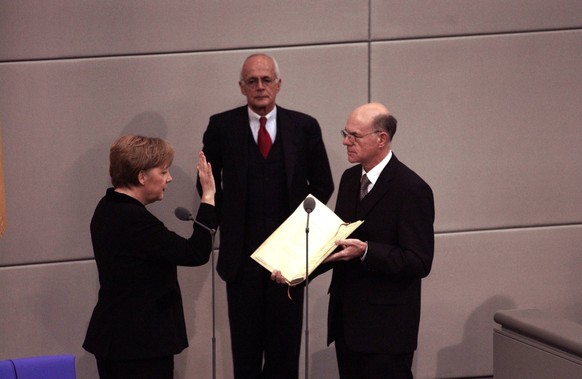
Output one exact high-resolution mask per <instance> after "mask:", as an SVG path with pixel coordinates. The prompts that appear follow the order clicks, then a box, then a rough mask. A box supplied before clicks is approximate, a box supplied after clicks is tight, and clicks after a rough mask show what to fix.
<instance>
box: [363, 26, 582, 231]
mask: <svg viewBox="0 0 582 379" xmlns="http://www.w3.org/2000/svg"><path fill="white" fill-rule="evenodd" d="M581 52H582V33H581V32H579V31H571V32H553V33H539V34H537V33H534V34H527V35H506V36H488V37H469V38H447V39H427V40H418V41H397V42H384V43H375V44H373V46H372V63H371V64H372V81H371V91H372V99H374V100H376V101H380V102H385V103H386V104H388V106H389V107H390V108H391V110H392V111H393V113H394V114H395V115H396V117H397V118H399V120H400V121H401V122H400V130H399V131H398V132H397V134H396V136H395V139H394V145H393V147H394V151H395V153H396V154H397V155H398V156H399V157H400V158H402V160H403V161H404V162H409V163H410V164H411V167H412V168H413V169H416V170H417V171H418V172H419V173H420V174H421V175H423V176H424V177H425V178H426V179H428V182H429V183H431V184H432V185H433V188H434V189H435V198H436V205H437V229H438V230H440V231H448V230H467V229H480V228H486V229H488V228H498V227H513V226H523V225H547V224H561V223H565V224H567V223H579V222H580V221H582V203H581V202H580V201H579V200H580V199H581V198H582V170H580V162H582V150H581V149H580V148H579V146H580V144H581V143H582V129H581V128H580V125H581V123H582V107H580V88H582V76H580V67H582V53H581ZM532 62H535V63H532Z"/></svg>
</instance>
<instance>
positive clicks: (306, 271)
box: [305, 212, 311, 379]
mask: <svg viewBox="0 0 582 379" xmlns="http://www.w3.org/2000/svg"><path fill="white" fill-rule="evenodd" d="M309 213H311V212H307V224H306V226H305V379H308V378H309Z"/></svg>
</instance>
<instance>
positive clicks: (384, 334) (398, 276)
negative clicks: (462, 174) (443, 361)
mask: <svg viewBox="0 0 582 379" xmlns="http://www.w3.org/2000/svg"><path fill="white" fill-rule="evenodd" d="M361 170H362V167H361V165H357V166H354V167H352V168H350V169H348V170H346V171H345V172H344V174H343V176H342V179H341V182H340V186H339V190H338V197H337V204H336V210H335V211H336V214H337V215H338V216H339V217H340V218H342V219H343V220H344V221H347V222H353V221H356V220H364V223H363V224H362V225H361V226H360V227H359V228H358V229H357V230H356V231H355V232H354V234H353V235H352V237H353V238H357V239H360V240H362V241H367V242H368V252H367V255H366V257H365V259H364V261H362V260H360V259H355V260H352V261H349V262H340V263H335V264H333V275H332V283H331V285H330V305H329V320H328V322H329V325H328V326H329V329H328V332H329V334H328V343H331V341H333V340H334V335H333V331H334V328H335V327H336V326H337V324H336V323H337V322H338V320H339V319H343V325H344V333H345V339H346V344H347V346H348V347H349V348H350V349H353V350H354V351H358V352H365V353H366V352H367V353H387V354H401V353H410V352H413V351H414V350H415V349H416V346H417V336H418V324H419V319H420V283H421V278H423V277H425V276H427V275H428V274H429V272H430V269H431V265H432V260H433V253H434V231H433V221H434V201H433V194H432V190H431V189H430V187H429V186H428V184H427V183H425V182H424V181H423V180H422V179H421V178H420V177H419V176H418V175H417V174H416V173H414V172H413V171H412V170H410V169H409V168H408V167H407V166H405V165H404V164H403V163H401V162H400V161H398V159H397V158H396V156H395V155H393V156H392V158H391V159H390V161H389V163H388V165H387V166H386V167H385V168H384V170H383V171H382V173H381V174H380V177H379V178H378V181H377V182H376V183H375V184H374V187H373V188H372V190H371V191H370V192H369V193H368V195H367V196H366V197H364V199H363V200H362V201H361V202H360V201H359V200H358V196H359V186H360V176H361ZM338 317H339V318H338Z"/></svg>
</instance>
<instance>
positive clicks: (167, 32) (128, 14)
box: [0, 0, 368, 61]
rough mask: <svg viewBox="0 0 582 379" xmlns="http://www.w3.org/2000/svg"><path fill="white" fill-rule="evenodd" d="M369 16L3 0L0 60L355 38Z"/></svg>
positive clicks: (289, 6) (223, 0)
mask: <svg viewBox="0 0 582 379" xmlns="http://www.w3.org/2000/svg"><path fill="white" fill-rule="evenodd" d="M367 22H368V1H367V0H358V1H353V0H341V1H328V0H319V1H308V0H301V1H293V2H281V1H279V2H272V1H268V0H255V1H252V2H238V1H228V0H220V1H211V2H209V1H201V0H198V1H179V0H172V1H148V2H143V1H140V0H126V1H115V0H104V1H84V2H79V1H76V0H53V1H51V2H50V3H46V2H43V1H38V0H21V1H3V2H0V61H2V60H23V59H47V58H58V57H87V56H88V57H93V56H103V55H122V54H144V53H160V52H163V53H168V52H182V51H200V50H219V49H233V48H243V47H245V48H257V47H265V46H286V45H300V44H317V43H333V42H346V41H358V40H363V39H366V38H367V36H368V26H367ZM31 26H33V27H31Z"/></svg>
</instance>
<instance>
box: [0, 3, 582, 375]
mask: <svg viewBox="0 0 582 379" xmlns="http://www.w3.org/2000/svg"><path fill="white" fill-rule="evenodd" d="M581 14H582V3H580V2H579V1H575V0H570V1H568V0H556V1H552V2H548V1H545V0H529V1H517V0H512V1H501V0H497V1H494V0H474V1H471V2H467V1H462V0H439V1H431V2H427V1H420V0H416V1H406V2H405V1H395V0H392V1H387V0H384V1H374V0H372V1H367V0H366V1H364V0H359V1H353V0H350V1H348V0H336V1H331V0H327V1H324V0H319V1H294V2H283V1H265V0H263V1H248V2H234V1H226V0H222V1H213V2H206V1H191V2H182V1H176V0H171V1H170V0H169V1H163V2H161V1H160V2H156V1H150V2H143V1H138V0H127V1H123V2H119V1H112V0H105V1H83V2H79V1H74V0H54V1H50V2H45V1H38V0H36V1H35V0H21V1H0V125H1V127H2V133H3V140H4V145H3V157H4V174H5V181H6V198H7V218H8V220H7V221H8V229H7V231H6V234H5V236H4V237H3V238H2V239H1V240H0V288H2V291H1V292H0V359H3V358H14V357H22V356H32V355H41V354H59V353H73V354H75V355H76V356H77V371H78V376H79V377H80V378H87V379H91V378H96V377H97V374H96V368H95V363H94V360H93V357H92V355H90V354H88V353H86V352H85V351H84V350H83V349H82V348H81V343H82V341H83V337H84V333H85V329H86V326H87V323H88V320H89V317H90V314H91V311H92V308H93V306H94V303H95V300H96V291H97V288H98V283H97V275H96V274H97V273H96V268H95V264H94V261H93V260H92V251H91V245H90V237H89V233H88V224H89V220H90V217H91V215H92V212H93V209H94V207H95V205H96V203H97V201H98V200H99V198H100V197H101V196H102V195H103V193H104V191H105V188H106V187H107V186H108V185H109V181H108V172H107V167H108V162H107V158H108V148H109V144H110V143H111V142H112V141H113V140H114V139H115V138H116V137H118V136H119V135H122V134H126V133H129V132H135V133H143V134H147V135H153V136H161V137H164V138H166V139H168V140H169V141H170V142H171V143H172V144H173V145H174V146H175V148H176V151H177V156H176V159H175V162H174V165H173V166H172V175H173V177H174V182H173V183H172V185H171V186H170V188H169V190H168V192H167V195H166V198H165V200H164V201H163V202H160V203H157V204H154V205H152V206H151V209H152V210H153V211H154V213H155V214H156V215H157V216H158V217H160V218H161V219H162V220H163V221H164V222H165V223H166V224H167V225H168V226H169V227H170V228H171V229H173V230H176V231H178V232H181V233H182V234H184V235H185V234H186V233H187V231H188V228H189V225H187V224H186V223H181V222H179V221H178V220H176V219H175V218H174V216H173V209H174V208H175V207H176V206H179V205H181V206H187V207H193V208H196V207H197V205H198V199H197V196H196V195H195V192H194V185H193V180H194V177H195V174H194V171H195V167H194V165H195V160H196V152H197V151H198V150H199V149H200V148H201V139H202V133H203V131H204V129H205V128H206V124H207V121H208V117H209V116H210V115H211V114H213V113H216V112H219V111H222V110H225V109H228V108H232V107H234V106H237V105H241V104H243V103H244V97H243V96H242V95H240V92H239V90H238V85H237V80H238V73H239V70H240V66H241V63H242V61H243V59H244V58H245V57H246V56H247V55H249V54H251V53H253V52H256V51H265V52H267V53H270V54H272V55H274V56H275V57H276V58H277V59H278V61H279V64H280V67H281V70H282V76H283V87H282V91H281V93H280V95H279V103H280V104H281V105H283V106H285V107H289V108H293V109H297V110H301V111H304V112H306V113H309V114H312V115H313V116H315V117H316V118H317V119H318V120H319V121H320V123H321V126H322V129H323V134H324V141H325V143H326V146H327V149H328V153H329V155H330V159H331V162H332V166H333V174H334V179H335V181H336V185H337V183H338V181H339V177H340V175H341V173H342V172H343V170H344V169H345V168H347V167H348V166H349V164H348V162H347V161H346V157H345V151H344V148H343V146H342V145H341V139H340V137H339V130H340V129H342V128H343V126H344V123H345V120H346V118H347V115H348V113H349V112H350V111H351V110H352V109H353V108H354V107H356V106H358V105H360V104H363V103H365V102H367V101H369V100H371V101H380V102H383V103H385V104H386V105H387V106H388V107H389V109H390V110H391V111H392V112H393V113H394V114H395V116H396V117H397V118H398V120H399V129H398V132H397V134H396V137H395V140H394V145H393V147H394V151H395V153H396V154H397V155H398V157H399V158H400V159H401V160H403V161H404V162H406V163H407V164H408V165H409V166H411V167H412V168H413V169H415V170H416V171H417V172H418V173H419V174H420V175H421V176H423V177H424V178H425V179H426V180H427V181H428V182H429V183H430V184H431V186H432V188H433V190H434V193H435V201H436V209H437V217H436V223H435V227H436V231H437V235H436V252H435V262H434V267H433V272H432V273H431V275H430V276H429V277H428V278H427V279H426V280H424V289H423V291H424V292H423V314H422V320H421V330H420V340H419V349H418V351H417V354H416V359H415V363H414V371H415V374H416V377H418V378H436V377H439V378H447V377H466V376H479V375H492V372H493V362H492V330H491V329H492V327H493V326H494V323H493V314H494V312H495V311H497V310H499V309H507V308H518V307H538V308H541V309H548V310H549V309H551V310H552V312H554V313H557V314H560V315H561V316H563V317H566V318H569V319H571V320H574V321H577V322H580V323H582V302H581V300H580V297H579V296H578V294H579V291H578V288H580V286H581V285H582V283H581V280H580V279H579V275H578V272H579V271H580V267H581V266H582V254H580V249H581V248H580V246H582V237H581V235H582V233H581V231H582V170H580V162H582V149H580V147H579V146H580V145H581V142H582V128H580V124H581V123H582V107H581V106H580V98H581V95H582V75H581V71H580V67H582V19H581V18H580V15H581ZM328 205H329V206H331V207H333V206H334V205H335V195H334V196H333V197H332V199H331V201H330V203H329V204H328ZM210 269H211V268H210V265H207V266H204V267H198V268H193V269H183V270H180V280H181V286H182V292H183V295H184V300H185V307H186V312H187V318H188V320H189V322H188V333H189V339H190V345H191V346H190V348H188V349H187V350H186V351H185V352H184V353H182V354H181V355H179V356H178V358H177V360H176V368H177V375H176V377H177V378H182V379H186V378H192V377H209V376H210V370H211V312H210V309H211V307H210V304H211V296H210V290H211V284H212V283H211V275H210V272H211V271H210ZM328 282H329V276H324V277H322V278H318V280H317V281H316V282H314V284H313V285H311V286H310V315H309V321H310V350H309V351H310V355H311V356H310V374H311V377H315V378H334V377H336V375H337V373H336V372H337V370H336V368H335V365H336V363H335V356H334V352H333V346H332V347H331V348H327V347H326V346H325V332H326V331H325V327H326V326H325V318H326V312H327V295H326V289H327V285H328ZM216 289H217V292H216V295H217V299H216V301H217V309H218V313H217V325H216V340H217V362H218V364H217V366H218V367H217V377H219V378H228V377H230V376H231V367H232V364H231V361H230V342H229V331H228V320H227V317H226V300H225V293H224V283H223V282H222V281H221V280H220V279H218V278H217V280H216ZM301 370H302V371H303V363H302V365H301Z"/></svg>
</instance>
